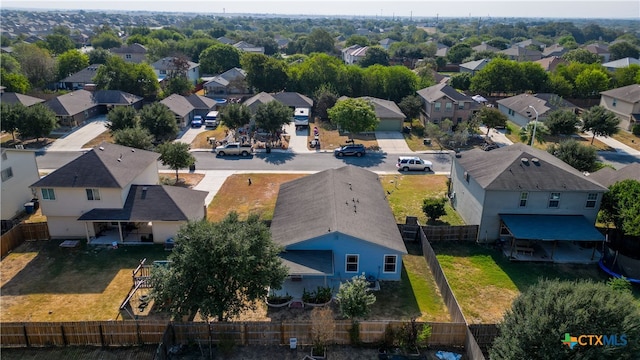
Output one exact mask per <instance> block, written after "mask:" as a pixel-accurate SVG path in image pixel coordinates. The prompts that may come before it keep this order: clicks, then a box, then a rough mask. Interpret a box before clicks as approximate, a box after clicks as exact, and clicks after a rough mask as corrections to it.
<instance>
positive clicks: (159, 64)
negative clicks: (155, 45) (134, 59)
mask: <svg viewBox="0 0 640 360" xmlns="http://www.w3.org/2000/svg"><path fill="white" fill-rule="evenodd" d="M175 59H177V58H174V57H165V58H162V59H160V60H158V61H156V62H154V63H153V64H151V66H152V67H153V68H154V69H156V70H176V65H175V64H174V60H175ZM186 62H187V64H189V70H191V69H193V68H195V67H198V66H200V64H197V63H194V62H193V61H189V60H187V61H186Z"/></svg>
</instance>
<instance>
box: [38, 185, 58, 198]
mask: <svg viewBox="0 0 640 360" xmlns="http://www.w3.org/2000/svg"><path fill="white" fill-rule="evenodd" d="M40 192H41V193H42V199H43V200H55V199H56V193H55V191H53V189H47V188H42V189H41V190H40Z"/></svg>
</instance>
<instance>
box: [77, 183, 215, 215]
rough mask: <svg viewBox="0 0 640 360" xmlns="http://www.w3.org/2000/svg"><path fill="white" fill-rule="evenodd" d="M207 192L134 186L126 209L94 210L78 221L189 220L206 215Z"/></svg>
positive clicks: (156, 186)
mask: <svg viewBox="0 0 640 360" xmlns="http://www.w3.org/2000/svg"><path fill="white" fill-rule="evenodd" d="M206 197H207V192H206V191H198V190H191V189H185V188H181V187H177V186H166V185H132V186H131V188H130V190H129V194H128V195H127V200H126V202H125V205H124V207H123V208H122V209H93V210H91V211H88V212H86V213H84V214H83V215H82V216H81V217H80V218H79V219H78V220H87V221H110V220H111V221H114V220H125V221H188V220H199V219H201V218H202V216H203V214H204V210H203V208H204V201H205V198H206Z"/></svg>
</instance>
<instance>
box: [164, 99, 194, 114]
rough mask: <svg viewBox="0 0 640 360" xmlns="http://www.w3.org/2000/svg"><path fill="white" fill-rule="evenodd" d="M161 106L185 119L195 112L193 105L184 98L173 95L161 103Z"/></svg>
mask: <svg viewBox="0 0 640 360" xmlns="http://www.w3.org/2000/svg"><path fill="white" fill-rule="evenodd" d="M160 104H163V105H166V106H167V107H168V108H169V110H171V111H172V112H173V113H174V114H176V115H178V116H180V117H185V116H187V114H189V113H190V112H191V111H193V105H192V104H191V103H190V102H189V100H187V99H186V98H185V97H184V96H182V95H178V94H171V95H169V96H167V97H166V98H164V99H162V101H160Z"/></svg>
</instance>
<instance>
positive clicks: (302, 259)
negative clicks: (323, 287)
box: [279, 250, 334, 276]
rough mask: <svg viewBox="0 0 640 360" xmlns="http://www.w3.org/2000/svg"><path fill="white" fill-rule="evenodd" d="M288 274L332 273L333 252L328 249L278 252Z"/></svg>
mask: <svg viewBox="0 0 640 360" xmlns="http://www.w3.org/2000/svg"><path fill="white" fill-rule="evenodd" d="M279 256H280V258H281V259H282V263H283V264H284V265H285V266H286V267H288V268H289V275H316V276H317V275H333V274H334V268H333V265H334V264H333V253H332V252H331V251H330V250H290V251H284V252H282V253H280V255H279Z"/></svg>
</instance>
